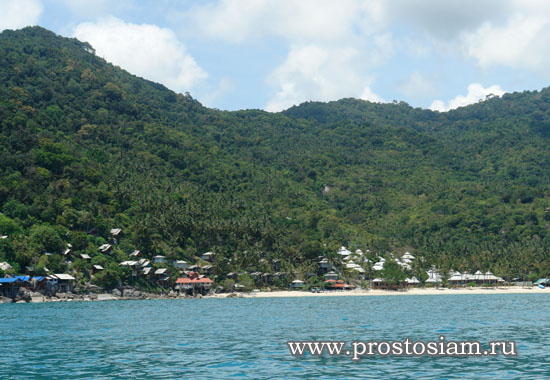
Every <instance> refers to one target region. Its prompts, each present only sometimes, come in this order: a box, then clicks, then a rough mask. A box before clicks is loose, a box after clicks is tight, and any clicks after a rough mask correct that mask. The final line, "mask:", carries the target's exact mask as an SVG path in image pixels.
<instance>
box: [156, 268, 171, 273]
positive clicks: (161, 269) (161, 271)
mask: <svg viewBox="0 0 550 380" xmlns="http://www.w3.org/2000/svg"><path fill="white" fill-rule="evenodd" d="M167 270H168V269H166V268H160V269H157V270H156V271H155V274H164V272H166V271H167Z"/></svg>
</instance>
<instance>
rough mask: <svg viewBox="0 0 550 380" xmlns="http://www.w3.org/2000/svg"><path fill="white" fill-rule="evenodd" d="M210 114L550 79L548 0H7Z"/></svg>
mask: <svg viewBox="0 0 550 380" xmlns="http://www.w3.org/2000/svg"><path fill="white" fill-rule="evenodd" d="M28 25H40V26H43V27H45V28H47V29H49V30H52V31H54V32H55V33H57V34H59V35H62V36H65V37H76V38H78V39H80V40H83V41H87V42H89V43H90V44H91V45H92V46H93V47H94V48H95V49H96V54H97V55H98V56H100V57H102V58H104V59H105V60H107V61H109V62H111V63H113V64H115V65H117V66H120V67H121V68H123V69H125V70H127V71H129V72H131V73H132V74H135V75H138V76H141V77H143V78H146V79H149V80H152V81H155V82H159V83H162V84H163V85H165V86H166V87H168V88H170V89H172V90H174V91H176V92H179V93H185V92H189V93H190V94H191V95H192V96H193V97H194V98H196V99H198V100H199V101H200V102H201V103H203V104H204V105H206V106H208V107H214V108H218V109H223V110H237V109H250V108H255V109H264V110H267V111H270V112H277V111H281V110H284V109H287V108H289V107H291V106H293V105H297V104H300V103H302V102H305V101H332V100H338V99H341V98H347V97H353V98H360V99H364V100H369V101H372V102H393V101H405V102H407V103H409V104H410V105H411V106H413V107H422V108H430V109H433V110H438V111H447V110H449V109H454V108H457V107H461V106H465V105H468V104H471V103H475V102H477V101H479V100H483V99H485V98H486V96H487V95H489V94H493V95H496V96H500V95H502V94H503V93H505V92H516V91H524V90H540V89H542V88H544V87H547V86H548V83H549V81H550V70H548V69H547V67H549V64H550V49H548V46H550V1H546V0H459V1H442V0H391V1H390V0H386V1H383V0H371V1H369V0H330V1H329V0H201V1H197V0H180V1H178V0H0V30H4V29H19V28H22V27H25V26H28Z"/></svg>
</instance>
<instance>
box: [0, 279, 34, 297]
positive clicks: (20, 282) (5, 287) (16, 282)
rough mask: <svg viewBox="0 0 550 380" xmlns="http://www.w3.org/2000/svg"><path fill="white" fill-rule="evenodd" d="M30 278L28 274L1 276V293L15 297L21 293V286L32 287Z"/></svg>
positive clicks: (4, 295)
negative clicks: (10, 276)
mask: <svg viewBox="0 0 550 380" xmlns="http://www.w3.org/2000/svg"><path fill="white" fill-rule="evenodd" d="M29 279H30V277H28V276H15V277H12V278H9V277H4V278H0V294H1V295H2V296H3V297H8V298H14V297H15V296H16V295H17V293H19V288H21V287H25V288H30V282H29Z"/></svg>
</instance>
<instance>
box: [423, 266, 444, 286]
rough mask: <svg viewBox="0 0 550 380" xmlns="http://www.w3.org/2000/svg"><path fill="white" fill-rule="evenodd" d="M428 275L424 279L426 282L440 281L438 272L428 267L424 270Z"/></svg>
mask: <svg viewBox="0 0 550 380" xmlns="http://www.w3.org/2000/svg"><path fill="white" fill-rule="evenodd" d="M426 274H427V275H428V279H427V280H426V284H439V283H441V275H440V274H439V272H438V271H437V270H435V269H430V270H429V271H427V272H426Z"/></svg>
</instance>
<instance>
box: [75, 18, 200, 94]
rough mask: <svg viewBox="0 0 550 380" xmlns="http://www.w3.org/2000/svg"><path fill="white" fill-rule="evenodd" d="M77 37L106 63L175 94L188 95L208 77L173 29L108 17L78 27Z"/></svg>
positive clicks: (76, 29)
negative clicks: (158, 84)
mask: <svg viewBox="0 0 550 380" xmlns="http://www.w3.org/2000/svg"><path fill="white" fill-rule="evenodd" d="M74 36H75V37H76V38H78V39H80V40H82V41H87V42H89V43H90V44H91V45H92V46H93V47H94V48H95V49H96V53H97V55H99V56H101V57H104V58H105V59H106V60H107V61H110V62H112V63H114V64H116V65H118V66H120V67H122V68H123V69H125V70H128V71H129V72H131V73H132V74H136V75H139V76H143V77H144V78H147V79H150V80H153V81H157V82H160V83H162V84H164V85H165V86H167V87H169V88H171V89H172V90H175V91H179V92H185V91H189V90H191V89H192V88H193V86H195V85H196V84H197V83H198V82H199V81H200V80H202V79H204V78H206V77H207V73H206V72H205V71H204V70H203V69H202V68H201V67H200V66H199V65H198V64H197V63H196V62H195V60H194V59H193V57H192V56H191V55H190V54H189V53H188V52H187V51H186V49H185V46H184V45H183V44H182V43H181V42H180V41H179V40H178V39H177V37H176V35H175V34H174V32H172V31H171V30H170V29H166V28H160V27H158V26H156V25H149V24H141V25H138V24H132V23H126V22H124V21H122V20H119V19H117V18H115V17H108V18H104V19H101V20H99V21H97V22H87V23H82V24H79V25H78V26H77V27H76V28H75V30H74Z"/></svg>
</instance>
